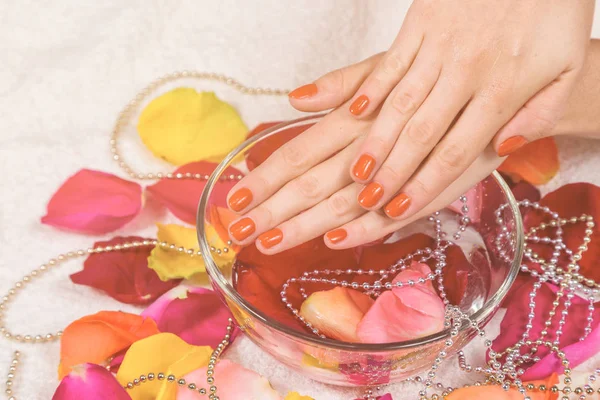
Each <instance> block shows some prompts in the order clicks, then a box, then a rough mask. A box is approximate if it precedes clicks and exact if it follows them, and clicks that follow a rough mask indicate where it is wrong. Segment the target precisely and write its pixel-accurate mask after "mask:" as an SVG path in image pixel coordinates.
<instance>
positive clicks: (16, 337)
mask: <svg viewBox="0 0 600 400" xmlns="http://www.w3.org/2000/svg"><path fill="white" fill-rule="evenodd" d="M180 79H199V80H209V81H214V82H220V83H223V84H225V85H227V86H230V87H232V88H233V89H235V90H237V91H239V92H240V93H242V94H246V95H252V96H286V95H287V94H288V93H289V90H284V89H271V88H252V87H248V86H245V85H243V84H241V83H240V82H238V81H237V80H235V79H233V78H231V77H228V76H225V75H222V74H216V73H207V72H199V71H181V72H174V73H172V74H167V75H165V76H163V77H161V78H158V79H156V80H155V81H154V82H152V83H150V84H149V85H148V86H147V87H145V88H144V89H143V90H142V91H141V92H140V93H138V94H137V95H136V96H135V98H134V99H133V100H131V101H130V102H129V103H128V104H127V105H126V106H125V108H124V109H123V110H122V111H121V112H120V113H119V116H118V118H117V121H116V123H115V126H114V128H113V130H112V133H111V136H110V142H109V144H110V151H111V154H112V159H113V160H114V161H115V162H116V163H117V165H118V166H119V167H120V168H121V169H122V170H123V171H124V172H125V174H126V175H127V176H129V177H130V178H132V179H139V180H154V179H195V180H200V181H207V180H208V179H209V175H206V174H192V173H183V174H182V173H174V172H156V173H140V172H136V171H134V170H133V169H132V168H131V167H130V166H129V165H128V164H127V163H126V162H125V161H124V158H123V155H122V153H121V152H120V151H119V137H120V135H121V133H122V131H123V130H124V128H125V127H127V126H128V125H129V124H130V123H131V119H132V118H133V116H134V114H135V113H136V112H137V111H138V108H139V107H140V106H141V105H142V103H143V102H144V101H145V100H146V99H147V98H148V97H149V96H151V95H153V94H155V93H156V91H157V90H158V89H159V88H161V87H162V86H164V85H166V84H169V83H172V82H174V81H177V80H180ZM242 177H243V176H242V175H223V176H222V177H221V178H220V180H221V181H232V180H240V179H242ZM231 244H232V242H231V241H228V242H227V246H231ZM148 246H160V247H161V248H163V249H165V250H169V251H177V252H179V253H184V254H187V255H189V256H191V257H201V256H202V253H201V252H200V251H197V250H195V249H187V248H184V247H181V246H179V245H177V244H174V243H168V242H166V241H159V240H156V239H154V240H143V241H134V242H129V243H122V244H119V245H114V246H105V247H102V246H97V247H91V248H88V249H86V250H76V251H70V252H68V253H65V254H60V255H58V256H57V257H56V258H53V259H50V260H49V261H48V262H46V263H45V264H42V265H41V266H40V267H38V268H36V269H34V270H32V271H31V272H30V273H29V274H27V275H25V276H23V278H21V280H19V281H17V282H15V284H14V285H13V287H12V288H10V289H9V290H8V292H7V293H6V294H5V295H4V296H3V297H2V299H1V302H0V334H1V336H2V337H4V338H5V339H8V340H12V341H16V342H25V343H48V342H53V341H56V340H58V339H59V338H60V337H61V336H62V330H59V331H56V332H53V333H46V334H20V333H13V332H11V330H9V329H8V327H7V326H6V324H5V323H4V317H5V315H6V311H7V310H8V306H9V303H10V302H11V301H12V300H13V299H14V298H15V297H16V295H17V294H18V293H20V292H22V291H23V289H24V288H25V287H26V286H28V284H29V283H31V282H32V281H34V280H36V279H38V278H39V277H41V276H42V275H44V274H45V272H47V271H48V270H50V269H54V268H55V267H56V266H58V265H60V264H62V263H63V262H65V261H67V260H70V259H73V258H78V257H83V256H87V255H90V254H99V253H106V252H113V251H127V250H130V249H135V248H139V247H148ZM227 246H226V247H223V248H216V247H211V251H213V252H215V253H217V254H221V253H227V252H229V250H230V249H229V247H227ZM231 327H232V325H231V323H230V325H229V327H228V333H227V335H226V338H225V339H224V340H223V342H221V344H219V346H218V347H217V349H215V351H214V352H213V355H212V356H211V360H210V361H209V369H208V371H207V373H208V372H210V374H211V375H212V374H213V370H214V365H215V363H216V360H217V358H218V356H219V355H221V353H222V352H223V350H224V349H225V347H226V346H227V344H228V343H229V334H230V331H231ZM225 342H227V343H225ZM19 354H20V353H19V352H15V359H14V360H13V362H12V365H11V367H10V373H9V379H8V380H7V382H6V385H7V388H6V391H5V393H6V395H7V396H9V400H16V397H15V396H14V394H13V392H14V389H13V388H12V386H13V378H14V373H15V371H16V365H17V364H18V355H19ZM156 375H157V376H158V374H156ZM163 375H164V374H163ZM148 376H150V374H148ZM148 376H146V379H147V380H150V379H149V378H148ZM140 378H141V377H140ZM167 378H168V377H167ZM180 381H181V379H178V380H177V382H178V383H179V382H180ZM207 381H209V382H208V383H209V384H210V383H211V382H210V381H214V378H212V377H209V378H207ZM140 382H142V381H141V379H140ZM167 382H169V379H167ZM132 384H133V383H132ZM190 385H192V384H190ZM190 385H188V388H189V387H190ZM127 386H128V385H127ZM135 386H136V385H135V384H134V387H135ZM126 388H127V389H130V388H129V387H126ZM213 388H214V390H213ZM198 390H199V393H202V392H201V391H200V389H198ZM202 390H205V389H202ZM207 393H209V398H210V399H211V400H216V399H218V397H216V394H215V393H216V387H215V386H214V385H211V387H210V388H209V389H208V391H207Z"/></svg>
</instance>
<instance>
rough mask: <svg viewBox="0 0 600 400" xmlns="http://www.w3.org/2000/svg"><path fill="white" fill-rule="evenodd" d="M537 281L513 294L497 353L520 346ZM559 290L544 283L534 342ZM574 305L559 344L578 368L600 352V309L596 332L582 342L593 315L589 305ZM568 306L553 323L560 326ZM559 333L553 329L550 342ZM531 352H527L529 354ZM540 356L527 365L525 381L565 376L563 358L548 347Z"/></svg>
mask: <svg viewBox="0 0 600 400" xmlns="http://www.w3.org/2000/svg"><path fill="white" fill-rule="evenodd" d="M533 282H534V281H533V279H531V280H530V282H529V283H527V284H525V285H522V286H521V288H520V289H519V290H518V291H517V292H516V293H514V294H513V296H512V300H511V302H510V303H509V304H507V311H506V314H505V315H504V318H503V319H502V323H501V325H500V335H499V336H498V337H497V338H496V339H495V340H494V342H493V345H492V349H493V350H494V351H497V352H498V351H503V350H504V349H506V348H508V347H509V346H512V345H514V344H515V343H517V342H518V341H519V340H520V339H521V337H522V335H523V332H524V331H525V325H526V324H527V320H528V314H529V306H528V304H529V293H530V292H531V290H532V288H533ZM555 291H556V287H555V286H552V285H550V284H547V283H544V284H542V287H541V288H540V289H539V290H538V291H537V295H536V298H535V311H534V314H535V318H534V319H533V322H532V325H533V328H532V329H531V331H530V334H529V337H530V338H532V339H534V338H538V337H540V336H541V331H542V330H543V329H544V328H545V325H544V322H545V321H546V320H547V318H548V315H549V312H550V311H551V310H552V309H553V305H552V302H553V301H554V300H555V299H556V293H555ZM571 303H572V305H571V306H570V307H569V309H568V317H567V319H566V324H565V325H564V326H563V327H562V332H563V334H562V335H561V337H560V340H559V345H558V347H559V348H560V350H561V351H563V352H564V353H565V355H566V358H567V359H568V360H569V364H570V368H575V367H576V366H578V365H579V364H581V363H582V362H584V361H585V360H587V359H589V358H590V357H592V356H593V355H595V354H597V353H598V352H599V351H600V327H599V326H598V325H599V323H600V308H597V309H596V310H595V311H594V313H593V318H594V321H593V324H592V332H591V333H590V334H589V335H588V337H587V338H586V339H585V340H583V341H580V340H579V339H580V338H581V337H582V336H583V335H584V332H585V331H584V329H585V327H586V326H587V321H586V319H587V317H588V315H589V312H588V305H589V302H587V301H585V300H583V299H581V298H579V297H574V298H573V299H572V300H571ZM564 309H565V307H564V305H563V304H561V305H560V306H559V307H558V308H557V309H556V311H555V312H556V317H554V319H553V323H554V324H556V323H557V321H558V319H559V318H560V315H561V312H562V310H564ZM554 338H555V332H553V331H552V330H549V335H548V336H547V338H546V340H549V341H553V340H554ZM525 350H527V351H528V349H523V351H525ZM536 356H538V357H540V358H541V360H540V361H539V362H537V363H534V364H529V365H524V367H525V368H526V370H525V374H524V375H523V376H522V379H523V380H531V379H542V378H545V377H547V376H549V375H550V374H552V373H561V372H562V371H563V366H562V364H561V363H560V361H559V359H558V358H557V357H556V356H555V355H554V354H550V352H549V350H548V348H546V347H545V346H543V347H539V348H538V351H537V353H536Z"/></svg>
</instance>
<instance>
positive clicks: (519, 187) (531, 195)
mask: <svg viewBox="0 0 600 400" xmlns="http://www.w3.org/2000/svg"><path fill="white" fill-rule="evenodd" d="M501 175H502V178H503V179H504V180H505V181H506V184H507V185H508V187H510V190H511V191H512V193H513V196H515V199H516V200H517V201H521V200H529V201H539V200H540V199H541V198H542V195H541V194H540V191H539V189H538V188H536V187H535V186H533V185H532V184H531V183H529V182H527V181H518V182H514V181H513V180H512V179H511V178H510V176H508V175H505V174H501Z"/></svg>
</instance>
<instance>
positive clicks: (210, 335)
mask: <svg viewBox="0 0 600 400" xmlns="http://www.w3.org/2000/svg"><path fill="white" fill-rule="evenodd" d="M142 316H144V317H150V318H152V319H153V320H154V321H155V322H156V325H157V326H158V329H159V330H160V331H161V332H170V333H174V334H176V335H177V336H179V337H180V338H181V339H183V340H185V341H186V342H187V343H189V344H192V345H195V346H211V347H213V348H215V347H217V346H218V345H219V343H220V342H221V341H222V340H223V337H224V336H225V334H226V333H227V324H228V320H229V318H231V313H230V312H229V310H228V309H227V307H226V306H225V304H223V302H222V301H221V298H220V297H219V295H218V294H217V293H216V292H214V291H212V290H209V289H204V288H200V287H194V288H191V287H186V286H179V287H176V288H174V289H172V290H170V291H169V292H167V293H165V294H164V295H162V296H161V297H159V298H158V299H157V300H156V301H155V302H154V303H152V305H150V306H149V307H148V308H147V309H146V310H144V312H143V313H142ZM237 332H238V330H237V328H236V329H234V331H233V333H232V335H231V339H230V342H232V341H233V340H234V338H235V336H236V335H237Z"/></svg>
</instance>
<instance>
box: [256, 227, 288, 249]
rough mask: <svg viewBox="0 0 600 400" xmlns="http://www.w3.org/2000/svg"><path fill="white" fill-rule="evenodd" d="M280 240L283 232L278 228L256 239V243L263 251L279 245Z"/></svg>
mask: <svg viewBox="0 0 600 400" xmlns="http://www.w3.org/2000/svg"><path fill="white" fill-rule="evenodd" d="M282 240H283V232H281V229H279V228H275V229H271V230H270V231H267V232H265V233H263V234H262V235H260V236H259V237H258V241H259V242H260V244H261V246H262V247H264V248H265V249H270V248H271V247H273V246H275V245H276V244H279V243H281V241H282Z"/></svg>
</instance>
